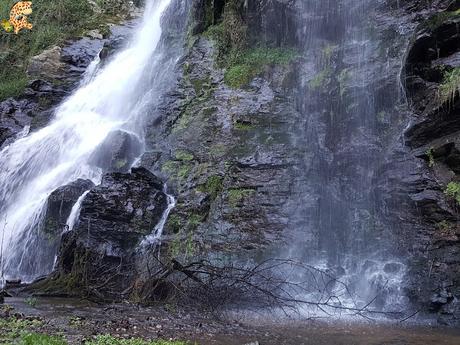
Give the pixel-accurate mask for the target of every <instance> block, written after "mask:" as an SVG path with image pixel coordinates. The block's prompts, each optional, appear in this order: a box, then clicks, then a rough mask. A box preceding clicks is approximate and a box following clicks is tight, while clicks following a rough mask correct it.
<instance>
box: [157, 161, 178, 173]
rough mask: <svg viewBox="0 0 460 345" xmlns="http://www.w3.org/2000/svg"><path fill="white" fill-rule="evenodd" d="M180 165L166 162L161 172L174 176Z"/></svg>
mask: <svg viewBox="0 0 460 345" xmlns="http://www.w3.org/2000/svg"><path fill="white" fill-rule="evenodd" d="M177 165H178V163H177V162H175V161H166V162H164V163H163V165H162V166H161V171H162V172H164V173H166V174H168V175H173V174H174V173H175V172H176V170H177Z"/></svg>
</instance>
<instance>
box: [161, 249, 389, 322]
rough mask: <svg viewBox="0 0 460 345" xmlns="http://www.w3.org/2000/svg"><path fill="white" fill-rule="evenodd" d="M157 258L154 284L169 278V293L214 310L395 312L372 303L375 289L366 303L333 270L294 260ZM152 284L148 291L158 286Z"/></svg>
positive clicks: (181, 299) (287, 312) (361, 314)
mask: <svg viewBox="0 0 460 345" xmlns="http://www.w3.org/2000/svg"><path fill="white" fill-rule="evenodd" d="M156 260H158V262H159V263H160V266H161V270H160V271H158V272H156V274H155V275H154V276H155V277H156V278H155V284H160V282H165V281H168V282H169V287H170V291H169V294H168V295H169V296H170V297H171V296H174V298H177V299H178V300H179V301H181V302H182V303H186V304H188V305H189V304H191V303H194V304H197V303H198V304H199V305H200V306H205V307H206V308H208V309H210V310H213V311H216V310H221V309H222V308H225V307H229V308H231V307H232V306H238V308H240V309H241V308H244V309H246V310H251V309H252V310H261V309H263V310H280V311H282V312H284V313H285V314H291V313H296V312H298V311H299V310H300V309H304V308H309V310H312V311H315V312H316V314H317V313H318V311H319V312H321V313H323V314H324V315H325V316H328V315H332V314H333V313H337V312H340V313H347V314H352V315H358V316H361V317H365V318H370V317H371V316H372V315H374V314H386V315H388V314H398V313H397V312H387V311H381V310H378V309H375V308H373V304H374V302H375V300H376V299H377V297H378V295H379V292H377V293H376V294H375V296H373V297H371V298H370V299H369V300H368V301H367V302H363V301H360V302H358V301H356V296H355V295H354V293H353V292H352V291H350V289H349V287H348V286H347V284H346V283H344V282H342V281H340V280H339V279H337V278H336V277H335V276H334V275H333V274H332V273H330V272H328V271H325V270H321V269H318V268H316V267H314V266H311V265H308V264H305V263H301V262H298V261H295V260H289V259H269V260H265V261H263V262H261V263H258V264H253V265H249V264H235V263H230V264H222V265H219V264H216V263H215V262H210V261H208V260H199V261H194V262H190V263H187V264H185V263H184V264H182V263H180V262H179V261H178V260H177V259H172V260H171V261H170V263H169V264H164V263H163V262H161V260H160V259H159V258H156ZM155 284H153V285H152V288H153V290H154V289H156V288H157V287H158V286H159V285H155ZM163 287H164V285H163ZM383 288H384V287H383Z"/></svg>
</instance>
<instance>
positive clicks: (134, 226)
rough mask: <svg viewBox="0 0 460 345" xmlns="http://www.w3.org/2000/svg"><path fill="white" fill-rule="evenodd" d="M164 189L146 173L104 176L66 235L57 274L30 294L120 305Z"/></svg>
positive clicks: (162, 200) (154, 221) (155, 220)
mask: <svg viewBox="0 0 460 345" xmlns="http://www.w3.org/2000/svg"><path fill="white" fill-rule="evenodd" d="M162 189H163V183H162V181H161V180H159V179H158V178H157V177H156V176H155V175H153V174H152V173H151V172H149V171H148V170H146V169H144V168H137V169H133V170H132V172H131V173H127V174H123V173H110V174H106V175H105V176H104V177H103V179H102V183H101V184H100V185H99V186H96V187H94V188H93V189H91V191H90V192H89V193H88V194H87V195H86V197H85V199H84V200H83V202H82V205H81V209H80V215H79V218H78V221H77V223H76V225H75V227H74V229H73V230H72V231H69V232H66V233H64V235H63V238H62V241H61V246H60V249H59V254H58V261H57V266H56V271H55V272H54V273H53V274H52V275H51V276H50V277H49V278H48V279H46V280H45V281H42V282H39V283H37V284H36V286H34V289H37V290H39V291H41V292H45V293H48V294H49V293H52V294H56V293H59V294H62V293H66V294H73V295H81V294H89V295H91V296H92V297H95V298H101V299H111V300H113V299H115V300H117V299H121V298H122V297H123V292H124V291H125V290H126V289H128V288H129V287H130V286H131V285H132V284H133V282H134V280H135V278H136V270H135V262H136V255H138V252H139V248H140V244H141V242H142V240H143V239H144V238H145V237H146V236H147V235H149V234H151V233H152V231H153V229H154V227H155V225H156V224H157V223H158V222H159V221H160V219H161V217H162V215H163V212H164V211H165V209H166V207H167V197H166V195H165V194H164V193H163V191H162ZM96 287H97V288H96Z"/></svg>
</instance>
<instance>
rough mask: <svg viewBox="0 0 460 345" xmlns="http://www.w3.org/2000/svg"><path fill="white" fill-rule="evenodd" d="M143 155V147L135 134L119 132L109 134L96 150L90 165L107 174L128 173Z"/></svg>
mask: <svg viewBox="0 0 460 345" xmlns="http://www.w3.org/2000/svg"><path fill="white" fill-rule="evenodd" d="M141 153H142V145H141V143H140V141H139V138H138V137H137V136H136V135H135V134H132V133H128V132H125V131H122V130H117V131H113V132H111V133H109V134H108V135H107V138H105V139H104V141H103V142H102V143H101V144H100V145H99V146H98V147H97V148H96V150H95V151H94V152H93V154H92V155H91V157H90V164H94V165H95V166H97V167H99V168H101V169H102V170H103V171H106V172H128V171H129V169H130V168H131V166H132V164H133V162H134V160H135V159H137V158H138V157H139V156H140V154H141Z"/></svg>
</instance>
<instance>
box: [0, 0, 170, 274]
mask: <svg viewBox="0 0 460 345" xmlns="http://www.w3.org/2000/svg"><path fill="white" fill-rule="evenodd" d="M169 2H170V0H158V1H155V0H150V1H147V4H146V8H145V14H144V18H143V21H142V23H141V25H140V27H139V28H138V33H137V35H136V36H135V37H134V39H133V41H132V42H131V43H130V44H129V45H128V46H127V47H126V49H124V50H123V51H121V52H120V53H118V54H117V55H116V56H114V58H113V59H112V60H111V61H110V62H109V63H108V64H106V65H105V66H104V67H103V68H101V70H97V67H96V65H97V63H98V61H96V62H94V63H93V64H91V66H90V68H89V72H88V73H89V74H90V75H91V74H93V72H94V74H93V75H92V76H89V77H88V75H87V78H85V82H84V83H83V84H82V85H81V86H80V87H79V89H78V90H76V91H75V93H74V94H73V95H72V96H71V97H69V98H68V99H67V100H66V101H65V102H64V103H63V104H62V105H61V106H60V107H59V108H58V109H57V110H56V113H55V117H54V119H53V120H52V122H51V123H50V124H49V125H48V126H47V127H45V128H43V129H41V130H39V131H37V132H34V133H32V134H30V135H29V136H26V137H23V138H21V139H18V140H17V141H16V142H14V143H12V144H11V145H9V146H7V147H5V148H4V149H3V150H2V151H1V152H0V219H1V220H2V229H0V230H2V238H3V241H2V244H3V245H2V254H3V257H4V258H5V259H4V260H3V261H4V270H5V272H4V274H5V277H6V278H7V279H8V278H22V279H23V280H31V279H33V278H35V277H37V276H39V275H42V274H46V273H49V272H50V270H51V269H52V267H53V258H54V255H55V252H53V253H49V252H47V251H49V248H47V247H46V245H45V244H44V242H45V241H46V239H43V236H41V235H40V229H41V227H42V226H43V224H42V223H43V213H44V209H45V208H46V203H47V199H48V196H49V195H50V194H51V193H52V192H53V191H54V190H55V189H56V188H58V187H60V186H63V185H66V184H68V183H70V182H72V181H75V180H77V179H79V178H81V179H90V180H92V181H93V182H94V183H96V184H97V183H99V182H100V179H101V176H102V170H101V169H100V168H97V167H95V166H92V165H91V164H90V163H89V158H90V156H91V155H92V154H93V152H94V150H95V148H97V147H98V146H99V145H100V144H101V143H102V142H103V141H104V139H105V138H106V137H107V136H108V135H109V133H111V132H112V131H115V130H123V131H127V132H129V133H134V134H135V135H137V136H138V137H139V138H142V137H143V121H144V120H145V114H146V113H147V112H146V107H147V106H148V105H151V104H152V102H154V99H155V97H158V92H157V91H158V89H159V88H161V86H160V85H158V84H160V81H161V80H162V78H161V77H160V76H159V75H158V74H159V73H160V74H161V72H158V71H157V72H156V73H153V72H152V71H153V70H154V69H155V68H154V67H155V66H156V65H158V64H159V62H160V61H161V52H158V51H155V49H156V47H157V45H158V44H159V42H160V36H161V27H160V21H161V18H162V13H163V12H164V11H165V9H166V8H167V6H168V5H169ZM166 70H167V69H166ZM152 78H155V79H153V80H152ZM157 79H158V80H157ZM140 140H141V139H140ZM141 141H142V140H141ZM82 198H83V196H82ZM77 203H78V202H77ZM77 213H78V206H76V207H74V209H73V210H72V214H71V215H70V217H69V220H68V226H69V227H72V226H73V223H74V222H75V216H76V214H77ZM55 250H56V248H54V251H55ZM3 257H2V259H3Z"/></svg>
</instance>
